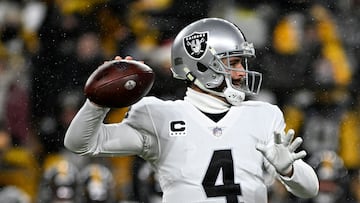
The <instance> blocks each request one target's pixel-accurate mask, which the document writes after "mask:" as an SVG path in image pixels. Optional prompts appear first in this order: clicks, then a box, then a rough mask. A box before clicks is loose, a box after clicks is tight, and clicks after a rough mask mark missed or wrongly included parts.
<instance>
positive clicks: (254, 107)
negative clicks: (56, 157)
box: [64, 97, 318, 203]
mask: <svg viewBox="0 0 360 203" xmlns="http://www.w3.org/2000/svg"><path fill="white" fill-rule="evenodd" d="M108 110H109V109H107V108H101V107H97V106H95V105H93V104H91V103H90V102H89V101H87V102H86V103H85V105H84V106H83V107H82V108H81V109H80V111H79V112H78V114H77V115H76V116H75V118H74V119H73V121H72V123H71V125H70V126H69V128H68V130H67V132H66V135H65V141H64V144H65V146H66V147H67V148H68V149H70V150H71V151H73V152H76V153H79V154H83V155H92V156H100V155H101V156H104V155H106V156H115V155H121V156H124V155H132V154H137V155H139V156H141V157H143V158H144V159H146V160H148V161H149V162H150V163H151V164H152V166H153V167H154V170H155V171H156V172H157V174H158V177H159V182H160V185H161V188H162V190H163V202H168V203H177V202H179V203H184V202H186V203H192V202H217V203H221V202H223V203H229V202H231V203H233V202H235V203H236V202H239V203H241V202H245V203H265V202H267V188H266V185H265V183H264V170H265V168H267V167H264V157H263V156H262V154H261V153H260V152H258V151H257V150H256V149H255V145H256V143H258V142H261V143H263V144H267V143H269V142H273V133H274V131H282V130H284V128H285V123H284V119H283V114H282V112H281V111H280V109H279V108H278V107H277V106H275V105H271V104H268V103H264V102H259V101H246V102H243V103H242V104H241V105H240V106H232V107H231V108H230V109H229V111H228V112H227V113H226V115H225V116H224V117H223V118H222V119H221V120H219V121H218V122H214V121H213V120H211V119H210V118H208V117H207V116H206V115H205V114H203V113H202V112H201V111H199V110H198V109H197V108H195V107H194V106H193V105H192V104H190V103H189V102H188V101H186V100H185V101H184V100H177V101H163V100H160V99H157V98H155V97H144V98H143V99H142V100H140V101H139V102H138V103H136V104H135V105H133V106H132V107H131V110H130V111H129V112H128V116H127V117H126V118H125V119H124V120H123V121H122V122H121V123H116V124H103V123H102V121H103V119H104V117H105V116H106V113H107V112H108ZM293 166H294V174H293V176H292V177H291V178H288V177H282V176H281V177H280V178H281V181H282V182H283V183H284V184H285V187H286V188H287V189H288V190H289V191H290V192H292V193H293V194H295V195H297V196H299V197H309V196H311V195H313V194H315V193H316V192H317V190H318V183H317V181H318V180H317V177H316V174H315V172H314V171H313V169H312V168H311V167H310V166H309V165H307V164H306V163H305V162H303V161H302V160H297V161H295V162H294V164H293Z"/></svg>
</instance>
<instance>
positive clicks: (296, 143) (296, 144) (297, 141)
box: [289, 137, 303, 152]
mask: <svg viewBox="0 0 360 203" xmlns="http://www.w3.org/2000/svg"><path fill="white" fill-rule="evenodd" d="M302 142H303V140H302V138H301V137H297V138H295V140H294V142H292V143H291V145H290V146H289V150H290V152H295V150H296V149H297V148H298V147H299V146H300V145H301V143H302Z"/></svg>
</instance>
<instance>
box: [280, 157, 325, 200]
mask: <svg viewBox="0 0 360 203" xmlns="http://www.w3.org/2000/svg"><path fill="white" fill-rule="evenodd" d="M293 166H294V174H293V175H292V177H284V176H280V181H281V182H282V183H283V184H284V185H285V187H286V189H287V190H288V191H289V192H291V193H292V194H294V195H295V196H298V197H301V198H311V197H314V196H316V195H317V193H318V191H319V180H318V178H317V176H316V173H315V171H314V170H313V168H311V166H310V165H308V164H307V163H305V162H304V161H303V160H297V161H295V162H294V164H293Z"/></svg>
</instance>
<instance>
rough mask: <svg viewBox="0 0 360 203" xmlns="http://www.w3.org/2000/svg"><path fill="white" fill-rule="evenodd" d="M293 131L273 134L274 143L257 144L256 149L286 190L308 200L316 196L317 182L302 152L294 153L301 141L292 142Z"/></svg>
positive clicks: (297, 139) (299, 139)
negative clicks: (273, 170)
mask: <svg viewBox="0 0 360 203" xmlns="http://www.w3.org/2000/svg"><path fill="white" fill-rule="evenodd" d="M294 133H295V132H294V131H293V130H292V129H290V130H289V131H288V132H287V133H286V134H285V132H282V133H279V132H274V142H273V143H272V142H270V143H268V144H267V145H264V144H261V143H259V144H258V145H257V146H256V149H257V150H258V151H260V152H261V153H262V154H263V156H264V157H265V158H266V160H267V161H268V162H269V163H270V164H271V165H272V166H273V167H274V168H275V170H276V172H277V173H278V174H279V177H280V180H281V182H282V183H283V184H284V185H285V187H286V188H287V190H288V191H289V192H291V193H293V194H294V195H296V196H298V197H301V198H310V197H314V196H316V195H317V193H318V190H319V181H318V178H317V176H316V173H315V171H314V170H313V169H312V168H311V167H310V166H309V165H308V164H306V163H305V162H304V161H302V158H304V157H305V156H306V152H305V151H304V150H302V151H300V152H295V151H296V149H297V148H298V147H299V146H300V145H301V143H302V139H301V138H300V137H297V138H296V139H294V140H293V137H294Z"/></svg>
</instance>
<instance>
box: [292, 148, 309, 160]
mask: <svg viewBox="0 0 360 203" xmlns="http://www.w3.org/2000/svg"><path fill="white" fill-rule="evenodd" d="M305 156H306V152H305V150H301V151H300V152H298V153H293V156H292V157H293V160H298V159H302V158H304V157H305Z"/></svg>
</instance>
